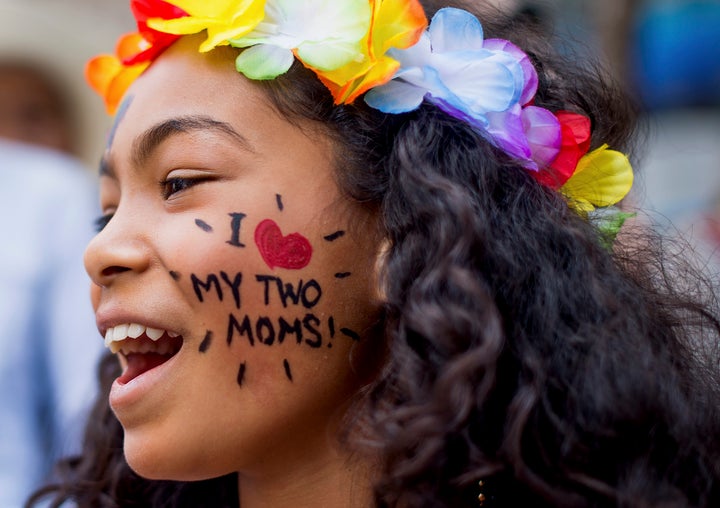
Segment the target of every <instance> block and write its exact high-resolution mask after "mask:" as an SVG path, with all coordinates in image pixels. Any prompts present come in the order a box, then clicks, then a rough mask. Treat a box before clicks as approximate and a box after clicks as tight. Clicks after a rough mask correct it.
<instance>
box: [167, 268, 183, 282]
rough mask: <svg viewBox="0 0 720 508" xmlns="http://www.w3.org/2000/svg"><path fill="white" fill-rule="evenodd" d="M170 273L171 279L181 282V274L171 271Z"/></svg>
mask: <svg viewBox="0 0 720 508" xmlns="http://www.w3.org/2000/svg"><path fill="white" fill-rule="evenodd" d="M168 273H169V274H170V277H172V278H173V280H180V274H179V273H178V272H174V271H172V270H170V271H169V272H168Z"/></svg>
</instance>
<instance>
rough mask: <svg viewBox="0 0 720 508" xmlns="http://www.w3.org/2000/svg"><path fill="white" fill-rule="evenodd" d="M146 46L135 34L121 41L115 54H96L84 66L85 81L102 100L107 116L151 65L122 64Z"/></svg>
mask: <svg viewBox="0 0 720 508" xmlns="http://www.w3.org/2000/svg"><path fill="white" fill-rule="evenodd" d="M149 46H150V45H149V43H148V42H147V41H146V40H145V39H143V37H142V36H141V35H140V34H138V33H131V34H126V35H124V36H122V37H121V38H120V40H119V41H118V44H117V47H116V54H115V55H99V56H96V57H95V58H93V59H92V60H90V61H89V62H88V63H87V65H86V67H85V79H86V80H87V82H88V83H89V84H90V86H91V87H92V89H93V90H95V91H96V92H97V93H98V94H99V95H100V96H101V97H102V98H103V100H104V101H105V108H106V110H107V112H108V114H109V115H114V114H115V111H116V110H117V107H118V105H119V104H120V101H121V100H122V98H123V96H124V95H125V92H126V91H127V89H128V88H129V87H130V85H131V84H132V83H133V81H135V80H136V79H137V77H138V76H140V74H142V73H143V72H144V71H145V69H147V68H148V66H149V65H150V61H149V60H148V61H145V62H141V63H137V64H134V65H125V64H123V63H122V61H123V60H124V59H126V58H130V57H131V56H134V55H137V54H139V53H141V52H143V51H146V50H147V49H148V48H149Z"/></svg>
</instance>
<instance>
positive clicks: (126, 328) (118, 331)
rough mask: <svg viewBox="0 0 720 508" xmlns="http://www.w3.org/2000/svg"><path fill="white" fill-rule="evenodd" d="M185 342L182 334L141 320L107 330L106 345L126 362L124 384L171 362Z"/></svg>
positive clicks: (121, 378) (124, 364)
mask: <svg viewBox="0 0 720 508" xmlns="http://www.w3.org/2000/svg"><path fill="white" fill-rule="evenodd" d="M182 343H183V339H182V336H181V335H179V334H178V333H175V332H172V331H169V330H161V329H158V328H150V327H146V326H144V325H140V324H137V323H129V324H122V325H118V326H115V327H113V328H109V329H108V330H107V332H105V346H106V347H108V348H109V349H110V351H112V352H113V353H116V354H118V355H120V359H121V363H122V365H123V373H122V375H121V376H120V377H119V378H118V382H119V383H120V384H126V383H128V382H130V381H132V380H133V379H135V378H136V377H138V376H140V375H142V374H144V373H145V372H147V371H149V370H151V369H154V368H155V367H158V366H160V365H162V364H163V363H165V362H167V361H168V360H169V359H170V358H172V357H173V356H175V355H176V354H177V352H178V351H180V348H182Z"/></svg>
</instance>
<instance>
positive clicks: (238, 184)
mask: <svg viewBox="0 0 720 508" xmlns="http://www.w3.org/2000/svg"><path fill="white" fill-rule="evenodd" d="M198 42H199V40H198V39H197V38H183V39H181V40H180V41H179V42H177V43H176V44H175V45H174V46H173V47H171V48H170V49H169V50H168V51H166V52H165V53H164V54H163V55H162V56H161V57H160V58H159V59H158V60H157V61H156V62H155V63H154V64H153V65H152V66H151V68H150V69H149V70H148V71H147V72H146V73H145V74H144V75H143V76H141V78H139V79H138V80H137V81H136V82H135V83H134V84H133V86H132V87H131V89H130V90H129V91H128V94H127V96H128V97H132V100H131V101H128V102H129V104H128V106H127V107H126V108H125V110H124V113H123V117H122V119H121V120H120V121H118V122H117V125H116V129H115V131H114V138H113V142H112V145H111V146H109V148H108V151H107V153H106V155H105V158H104V162H103V165H102V169H101V178H100V180H101V184H100V185H101V204H102V209H103V210H104V213H105V214H110V215H112V219H111V220H110V221H109V222H108V223H107V225H106V226H105V227H104V229H103V230H102V231H101V232H100V233H99V234H98V235H97V236H96V237H95V239H94V240H93V241H92V242H91V243H90V245H89V247H88V249H87V252H86V256H85V264H86V268H87V271H88V273H89V274H90V276H91V278H92V280H93V282H94V284H93V287H92V295H93V304H94V307H95V310H96V315H97V322H98V328H99V330H100V332H101V334H104V333H105V330H106V329H107V328H108V327H112V326H116V325H118V324H121V323H131V322H137V323H141V324H146V325H148V326H153V327H156V328H162V329H166V330H172V331H174V332H176V333H179V334H181V335H182V338H183V345H182V349H181V350H180V352H179V353H177V355H176V356H175V357H174V358H173V359H172V360H171V362H172V364H171V365H172V366H171V367H170V368H167V369H164V371H163V372H164V374H163V377H162V379H160V380H159V381H158V382H157V383H155V384H154V385H153V386H152V390H146V391H145V392H143V393H142V396H138V397H130V398H127V397H126V398H124V399H123V398H122V397H118V396H117V393H119V391H118V390H117V387H116V386H114V387H113V393H112V394H111V398H110V402H111V406H112V407H113V410H114V411H115V414H116V415H117V417H118V419H119V420H120V422H121V424H122V425H123V427H124V430H125V443H124V450H125V455H126V457H127V460H128V463H129V464H130V466H131V467H132V468H133V469H134V470H135V471H136V472H138V473H139V474H140V475H142V476H145V477H147V478H153V479H174V480H197V479H203V478H211V477H215V476H219V475H223V474H227V473H230V472H234V471H236V472H239V478H240V493H241V504H242V506H243V507H244V508H245V507H253V506H275V507H282V506H294V507H298V506H367V505H368V504H369V501H368V499H369V498H368V496H369V483H370V477H371V476H372V472H371V471H372V468H371V467H370V466H369V464H368V463H367V462H365V461H364V460H360V459H357V458H353V457H354V456H352V457H351V455H350V454H348V453H347V452H345V451H343V450H342V448H341V447H339V446H338V444H337V439H336V438H337V434H338V432H339V430H340V428H341V419H342V417H343V416H344V413H345V409H346V407H347V405H348V402H349V400H350V399H351V398H352V397H353V395H355V394H356V393H357V391H358V390H359V389H360V388H361V387H362V386H363V385H364V384H366V383H367V382H368V380H369V379H370V377H371V375H372V372H373V370H374V369H375V368H376V364H377V361H378V360H377V357H378V356H379V355H378V353H377V349H378V348H377V346H372V345H371V340H370V339H369V335H370V334H369V330H370V329H371V327H372V325H373V324H374V323H375V322H376V320H377V309H376V304H375V303H374V301H373V294H374V293H373V289H372V288H373V285H374V284H373V281H372V280H371V279H372V277H368V276H367V274H371V273H373V266H374V262H375V259H376V255H375V252H376V251H377V241H376V240H375V236H374V235H373V234H370V233H369V231H370V229H369V227H368V224H370V223H371V221H372V219H373V218H372V216H370V215H369V214H368V213H367V212H365V211H363V210H362V209H361V208H359V207H358V206H357V205H354V204H353V203H351V202H350V201H349V200H347V199H346V198H344V197H343V196H342V195H341V193H340V192H339V190H338V187H337V185H336V183H335V179H334V168H333V164H334V161H333V159H332V157H331V149H332V147H331V145H330V142H329V141H328V138H327V137H326V136H325V135H323V134H322V133H320V132H319V131H318V130H317V129H316V128H314V127H313V126H311V125H305V124H302V123H300V124H298V123H297V122H295V123H292V124H291V123H289V122H288V121H287V120H285V119H284V118H282V117H280V116H279V114H278V113H276V112H275V110H273V109H272V107H271V106H270V105H269V104H268V102H267V101H266V99H265V97H264V96H263V95H262V93H261V92H260V91H259V89H258V88H257V86H256V85H255V84H253V83H252V82H250V81H248V80H246V79H245V78H244V77H243V76H241V75H240V74H238V73H237V72H235V70H234V66H233V61H232V59H233V57H234V54H235V53H234V52H233V51H230V50H228V51H225V50H224V49H223V48H221V49H219V50H216V51H213V52H211V53H208V54H200V53H198V52H197V45H198ZM188 117H192V118H200V117H202V118H203V119H204V120H203V122H205V123H207V120H211V121H212V122H223V123H224V125H225V126H227V127H229V128H231V129H232V130H233V131H234V132H236V133H237V134H238V136H236V135H235V134H230V133H229V130H228V129H226V128H225V127H223V128H222V129H218V128H213V127H206V126H204V127H203V126H201V127H198V128H193V129H191V132H179V133H178V132H173V133H171V134H169V135H168V136H167V137H164V139H162V140H161V141H160V142H159V143H146V145H147V147H149V149H148V150H147V151H146V153H145V154H144V156H143V157H138V155H139V154H138V153H137V147H138V146H139V144H140V142H141V139H142V138H143V137H147V136H146V134H147V132H148V130H149V129H152V128H153V127H154V126H156V125H158V124H162V123H163V122H167V121H168V120H170V119H177V118H188ZM201 123H202V122H201ZM240 137H241V138H240ZM146 141H147V140H146ZM172 178H175V179H177V178H183V179H184V180H175V181H174V182H173V183H171V184H165V185H163V184H162V183H160V182H164V181H167V180H168V179H172ZM188 179H189V180H188ZM278 196H280V198H279V197H278ZM238 213H241V214H244V215H245V217H244V218H243V219H242V221H241V228H240V230H239V235H236V238H235V239H236V240H237V239H239V240H240V242H241V243H242V244H244V247H239V246H238V245H233V244H232V243H235V244H237V243H238V242H230V240H232V239H233V238H232V232H233V230H232V229H231V228H232V224H231V221H232V217H231V215H230V214H238ZM266 219H270V220H273V221H274V222H275V223H276V224H277V225H278V227H279V228H280V229H281V230H282V234H283V235H285V236H287V235H289V234H291V233H298V234H300V235H302V236H303V237H304V238H305V239H306V240H307V241H308V243H309V244H310V245H311V246H312V256H311V259H310V260H309V263H308V264H307V265H306V266H304V267H302V268H299V269H287V268H282V267H274V268H271V267H270V266H269V265H268V263H267V262H266V260H265V259H263V256H262V255H261V253H260V250H261V248H260V247H259V246H258V245H257V244H256V242H255V240H254V238H253V232H254V231H255V228H256V226H257V225H258V224H259V223H260V222H262V221H263V220H266ZM206 226H210V227H211V228H212V229H211V230H209V229H208V228H207V227H206ZM336 231H345V234H344V235H342V236H341V237H339V238H336V239H334V240H333V241H328V240H327V239H325V238H324V237H325V236H327V235H330V234H332V233H335V232H336ZM221 271H224V272H226V274H228V275H229V278H230V279H232V277H233V276H234V275H235V274H237V273H242V277H243V279H242V284H241V285H240V297H241V302H240V309H238V308H237V305H236V302H235V301H234V298H232V295H231V292H230V291H229V286H228V285H227V284H225V283H223V290H224V298H223V300H222V301H220V299H219V298H218V296H217V295H216V293H215V292H214V289H213V290H212V291H208V292H204V293H203V301H200V299H199V298H198V295H197V294H196V291H195V288H194V287H193V284H192V280H191V274H196V275H197V277H198V278H200V279H201V280H203V281H204V280H205V279H206V277H207V276H208V275H209V274H219V273H220V272H221ZM337 273H344V274H347V273H350V274H352V275H350V276H344V277H342V278H338V277H336V276H335V274H337ZM256 275H272V276H279V277H281V278H282V280H283V281H284V282H287V283H292V284H297V283H298V281H299V280H303V281H309V280H315V281H316V282H317V283H318V285H319V286H320V287H321V289H322V296H321V298H320V299H319V300H318V301H317V303H316V304H315V305H314V306H313V307H312V308H311V309H306V308H304V307H303V306H302V305H292V304H290V305H288V307H283V306H282V303H281V301H280V298H279V297H278V294H277V292H276V291H275V290H273V289H272V288H273V287H274V286H272V285H270V286H269V287H270V292H269V302H268V304H267V305H266V302H265V295H264V286H263V284H261V283H259V282H257V280H256V279H255V277H256ZM313 294H315V293H313ZM311 296H312V295H311ZM308 311H311V312H312V314H313V315H315V316H316V317H318V319H319V320H320V321H322V323H327V319H328V318H329V317H330V316H332V317H333V318H334V322H335V323H336V328H337V329H338V330H339V329H340V328H346V329H348V330H352V331H355V332H357V333H358V334H360V336H361V337H362V338H361V339H360V340H359V341H356V340H353V339H352V338H350V337H348V336H346V335H343V334H342V333H339V332H337V333H336V334H335V336H334V338H333V339H332V341H329V340H328V339H327V337H328V334H327V331H326V328H325V329H324V330H325V331H324V337H323V338H324V342H323V345H322V347H319V348H313V347H310V346H309V345H307V344H306V343H303V344H301V345H298V344H297V343H296V341H295V339H294V338H293V337H291V338H289V339H286V340H285V341H284V342H283V343H282V344H278V343H277V341H276V342H275V343H274V344H273V345H271V346H267V345H265V344H261V343H259V342H257V341H256V343H255V345H254V346H251V345H250V344H249V341H248V340H247V338H246V337H239V336H238V335H236V336H235V337H234V338H233V340H232V343H231V344H230V345H228V344H227V341H226V336H227V329H228V319H229V315H231V314H232V315H234V316H236V317H237V318H238V319H242V317H243V316H246V315H247V316H248V317H249V318H250V320H251V321H253V322H254V321H255V320H257V318H258V317H261V316H266V317H269V318H270V319H271V320H277V319H278V318H279V317H280V316H283V317H284V318H287V319H288V320H292V319H293V318H300V319H302V317H303V316H304V315H305V314H306V313H307V312H308ZM322 326H325V325H322ZM208 331H211V332H212V334H213V340H212V342H211V343H210V344H209V345H208V344H207V343H206V344H205V345H204V347H202V348H201V347H200V345H201V344H202V343H203V340H204V338H206V337H207V332H208ZM328 342H332V344H331V346H328ZM200 349H203V352H201V351H200ZM286 360H287V364H288V365H289V366H290V368H291V371H292V380H290V379H289V378H288V375H287V372H286V369H285V366H284V365H285V361H286ZM241 363H243V364H245V366H246V368H245V371H244V376H243V380H242V384H241V385H240V384H238V379H237V378H238V371H239V366H240V364H241ZM168 364H169V363H168ZM163 368H164V366H163ZM141 377H142V376H141ZM116 384H117V382H116ZM120 391H121V390H120Z"/></svg>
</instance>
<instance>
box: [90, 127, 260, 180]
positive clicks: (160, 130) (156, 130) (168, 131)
mask: <svg viewBox="0 0 720 508" xmlns="http://www.w3.org/2000/svg"><path fill="white" fill-rule="evenodd" d="M195 131H214V132H217V133H219V134H222V135H224V136H227V137H229V138H231V139H232V140H233V141H234V142H235V143H237V144H238V145H240V146H241V147H242V148H243V149H244V150H247V151H249V152H251V153H254V152H255V150H254V149H253V147H252V145H251V144H250V142H249V141H248V140H247V138H245V137H244V136H243V135H242V134H240V133H239V132H237V131H236V130H235V129H234V128H233V127H232V126H231V125H230V124H228V123H226V122H221V121H219V120H215V119H214V118H211V117H208V116H202V115H196V116H182V117H177V118H170V119H167V120H163V121H162V122H160V123H158V124H156V125H153V126H152V127H150V128H149V129H147V130H146V131H145V132H143V133H142V134H140V136H138V137H137V138H136V139H135V141H134V143H133V146H132V157H131V158H132V161H133V163H134V165H135V167H139V166H142V165H143V164H144V163H145V162H146V161H147V159H148V158H150V156H151V155H152V154H153V152H154V151H155V150H156V149H157V147H158V146H160V144H161V143H162V142H163V141H165V140H166V139H168V138H170V137H172V136H176V135H178V134H186V133H189V132H195ZM99 173H100V176H110V177H113V176H114V175H115V172H114V170H113V164H112V160H111V159H110V157H109V154H108V153H106V154H105V155H103V157H102V159H101V160H100V170H99Z"/></svg>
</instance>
